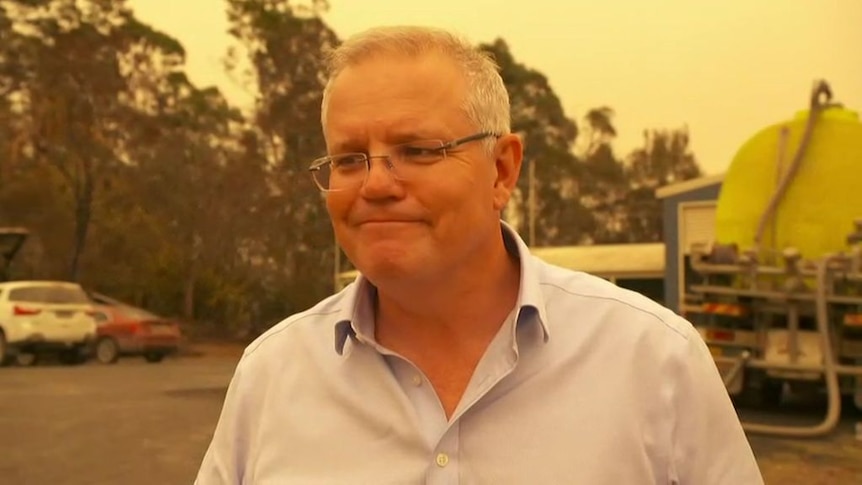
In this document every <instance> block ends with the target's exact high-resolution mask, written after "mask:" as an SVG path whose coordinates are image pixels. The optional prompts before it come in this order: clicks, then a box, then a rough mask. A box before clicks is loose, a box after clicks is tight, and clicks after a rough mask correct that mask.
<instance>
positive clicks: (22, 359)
mask: <svg viewBox="0 0 862 485" xmlns="http://www.w3.org/2000/svg"><path fill="white" fill-rule="evenodd" d="M38 362H39V356H38V355H36V353H35V352H22V351H18V353H17V354H15V364H17V365H18V366H19V367H32V366H34V365H36V363H38Z"/></svg>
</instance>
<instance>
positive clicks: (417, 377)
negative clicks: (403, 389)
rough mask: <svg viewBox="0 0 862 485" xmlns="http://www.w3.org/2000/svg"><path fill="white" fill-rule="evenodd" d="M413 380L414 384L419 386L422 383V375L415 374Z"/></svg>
mask: <svg viewBox="0 0 862 485" xmlns="http://www.w3.org/2000/svg"><path fill="white" fill-rule="evenodd" d="M412 380H413V385H414V386H416V387H419V386H421V385H422V376H420V375H419V374H414V375H413V379H412Z"/></svg>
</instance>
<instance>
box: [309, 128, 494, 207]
mask: <svg viewBox="0 0 862 485" xmlns="http://www.w3.org/2000/svg"><path fill="white" fill-rule="evenodd" d="M492 136H493V137H496V138H499V137H500V136H501V135H499V134H497V133H491V132H485V131H483V132H480V133H476V134H473V135H470V136H465V137H463V138H457V139H455V140H452V141H449V142H445V143H444V142H442V141H441V145H440V148H439V150H440V152H441V157H440V160H444V159H445V158H446V157H447V155H448V154H447V153H446V152H447V151H448V150H452V149H453V148H457V147H459V146H461V145H463V144H465V143H469V142H471V141H477V140H482V139H485V138H488V137H492ZM422 141H426V142H427V141H437V140H416V141H415V142H413V143H416V142H422ZM409 144H410V142H408V143H406V144H399V145H409ZM344 155H357V156H362V158H363V161H364V162H365V177H367V176H368V173H370V172H371V160H372V159H374V158H381V159H384V160H386V162H387V168H388V169H389V170H390V171H391V170H392V169H393V166H392V162H391V160H390V158H391V155H368V154H367V153H361V152H355V153H354V152H350V153H342V154H339V155H335V156H333V155H327V156H325V157H321V158H318V159H317V160H315V161H313V162H311V166H310V167H308V171H309V172H310V173H311V178H312V179H313V180H314V183H315V185H317V187H318V188H319V189H320V190H321V191H323V192H339V191H342V190H348V189H349V188H339V189H330V188H325V187H323V185H322V184H321V183H320V182H319V181H318V180H317V177H316V176H315V173H316V172H319V171H320V170H322V169H323V167H325V166H326V165H330V164H332V159H333V157H341V156H344ZM435 163H436V162H435ZM364 183H365V179H363V180H362V182H360V183H358V184H357V185H358V186H361V185H362V184H364Z"/></svg>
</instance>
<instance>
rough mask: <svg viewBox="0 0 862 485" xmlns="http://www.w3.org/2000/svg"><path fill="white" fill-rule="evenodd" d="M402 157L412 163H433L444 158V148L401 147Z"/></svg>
mask: <svg viewBox="0 0 862 485" xmlns="http://www.w3.org/2000/svg"><path fill="white" fill-rule="evenodd" d="M401 155H402V156H403V157H405V158H407V159H409V160H411V161H433V160H436V159H438V158H440V157H441V156H443V148H442V147H439V146H421V145H405V146H402V147H401Z"/></svg>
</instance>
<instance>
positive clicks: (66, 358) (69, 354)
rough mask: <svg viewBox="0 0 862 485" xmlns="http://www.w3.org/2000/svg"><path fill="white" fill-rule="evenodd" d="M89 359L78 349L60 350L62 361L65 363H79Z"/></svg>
mask: <svg viewBox="0 0 862 485" xmlns="http://www.w3.org/2000/svg"><path fill="white" fill-rule="evenodd" d="M86 360H87V357H86V356H84V355H81V352H80V351H79V350H77V349H74V350H64V351H63V352H60V363H61V364H65V365H79V364H83V363H84V362H85V361H86Z"/></svg>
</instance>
